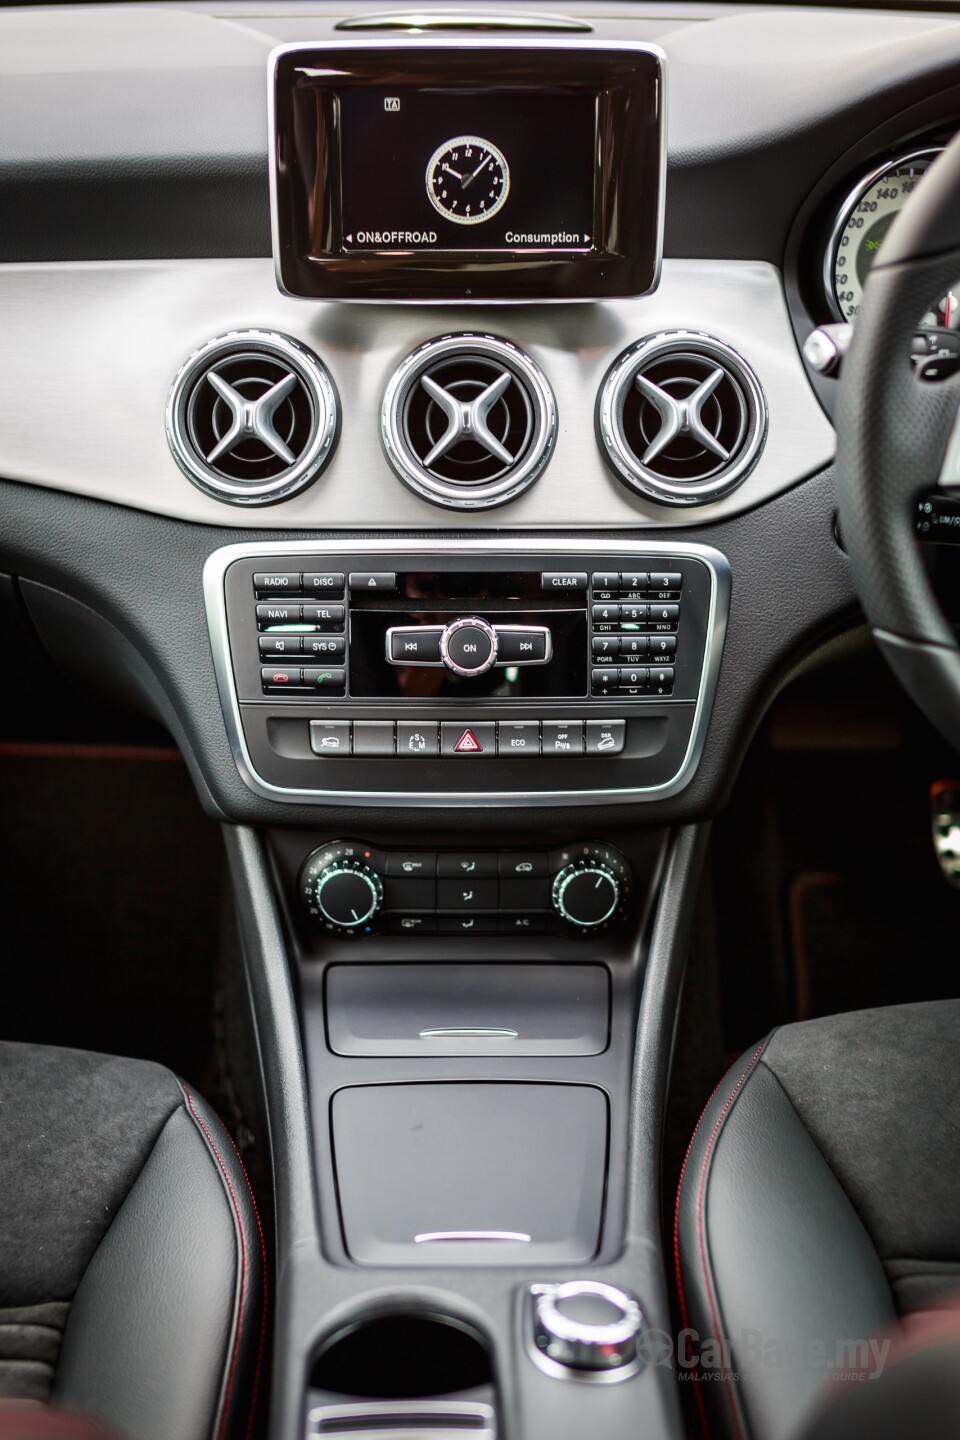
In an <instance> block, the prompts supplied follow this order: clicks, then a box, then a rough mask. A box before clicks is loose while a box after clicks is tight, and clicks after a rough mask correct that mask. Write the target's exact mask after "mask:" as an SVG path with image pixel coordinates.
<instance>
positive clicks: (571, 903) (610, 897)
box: [552, 859, 620, 930]
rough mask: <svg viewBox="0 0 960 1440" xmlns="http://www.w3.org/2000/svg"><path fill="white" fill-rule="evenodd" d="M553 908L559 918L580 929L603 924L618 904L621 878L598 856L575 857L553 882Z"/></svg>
mask: <svg viewBox="0 0 960 1440" xmlns="http://www.w3.org/2000/svg"><path fill="white" fill-rule="evenodd" d="M552 900H553V908H554V909H555V910H556V912H557V914H558V915H559V916H560V918H561V919H562V920H569V922H570V924H571V925H577V926H579V928H580V929H581V930H590V929H592V928H593V927H594V926H595V925H604V924H606V922H607V921H608V920H609V919H610V918H611V917H612V916H613V915H615V914H616V912H617V907H618V905H619V904H620V881H619V880H618V878H617V876H616V875H615V874H614V872H613V870H611V869H610V867H609V866H608V865H605V864H604V863H603V862H602V861H599V860H592V859H588V860H575V861H574V862H573V864H571V865H566V866H565V867H564V868H563V869H562V870H561V871H560V873H559V875H557V877H556V879H555V880H554V882H553V892H552Z"/></svg>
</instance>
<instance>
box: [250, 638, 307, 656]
mask: <svg viewBox="0 0 960 1440" xmlns="http://www.w3.org/2000/svg"><path fill="white" fill-rule="evenodd" d="M303 639H304V637H303V636H302V635H261V636H260V637H259V645H260V654H261V655H263V656H264V657H268V656H270V655H302V654H303V650H302V649H301V645H302V643H303Z"/></svg>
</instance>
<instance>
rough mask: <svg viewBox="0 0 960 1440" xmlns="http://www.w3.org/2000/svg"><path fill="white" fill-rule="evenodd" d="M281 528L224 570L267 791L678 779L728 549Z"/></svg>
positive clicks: (221, 554)
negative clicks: (333, 534) (536, 543)
mask: <svg viewBox="0 0 960 1440" xmlns="http://www.w3.org/2000/svg"><path fill="white" fill-rule="evenodd" d="M528 544H529V542H527V541H523V540H518V539H514V538H512V537H501V538H500V540H499V541H498V544H497V548H496V550H492V549H490V547H489V546H488V545H484V544H483V543H482V542H478V541H470V540H450V539H444V540H442V541H440V540H437V541H430V540H413V539H411V540H409V541H407V542H406V543H404V542H400V541H396V540H393V541H386V540H384V541H376V540H373V541H370V540H368V541H366V542H363V541H346V540H342V541H337V540H330V539H324V540H317V541H280V542H270V541H267V542H262V543H259V544H256V543H254V544H248V545H237V546H231V547H229V548H227V549H226V550H219V551H216V552H215V553H214V554H213V555H211V556H210V558H209V560H208V561H207V565H206V567H205V570H204V590H205V596H206V604H207V618H208V622H209V626H210V638H211V645H212V650H213V656H214V662H215V665H216V669H217V678H218V682H219V685H220V693H221V701H222V704H223V711H224V716H225V718H226V721H227V728H228V731H229V735H230V740H231V745H232V748H233V751H234V754H235V756H236V758H237V763H238V765H239V768H240V772H241V774H242V775H243V777H244V779H245V780H246V782H247V784H248V785H249V786H250V787H251V789H253V790H255V791H256V792H258V793H259V794H262V795H266V796H269V797H270V798H273V799H279V800H286V801H289V802H291V803H294V802H296V801H302V800H304V799H306V800H316V801H321V802H322V801H323V800H325V799H326V800H330V799H334V800H335V801H336V803H338V804H347V805H361V806H362V805H368V806H369V805H371V804H374V805H383V804H398V805H420V806H429V805H431V804H433V805H442V806H447V805H475V804H490V805H501V806H505V805H526V804H534V803H537V802H538V801H539V802H542V803H545V804H548V805H561V804H577V803H589V802H592V801H596V800H598V799H600V800H604V799H607V800H614V801H625V800H634V799H640V798H643V797H644V796H654V795H656V796H659V797H661V798H665V797H666V796H667V795H671V794H675V793H676V792H677V791H678V790H680V789H682V788H683V786H684V785H685V784H686V783H687V781H688V780H689V779H690V776H691V774H692V773H693V769H694V768H695V766H696V763H697V760H698V758H699V754H700V750H701V748H702V745H703V739H704V735H705V731H706V725H707V721H708V719H709V714H710V706H711V703H712V699H713V692H714V688H715V685H716V679H717V673H718V668H719V662H720V650H721V648H722V644H723V634H724V629H725V624H726V614H727V604H728V597H729V586H730V582H729V569H728V567H727V564H726V561H725V560H724V557H723V556H722V555H721V554H719V552H717V551H715V550H711V549H709V548H708V547H706V546H699V545H689V544H688V545H684V544H680V545H677V546H673V545H671V546H668V545H666V544H664V543H662V542H661V543H660V544H658V543H657V542H645V543H643V544H642V545H641V544H638V543H636V542H633V543H631V542H629V541H623V540H622V539H619V538H618V539H617V542H616V548H613V547H612V545H611V544H610V542H604V543H595V546H594V548H591V546H590V545H589V543H584V542H582V541H575V540H561V539H558V540H555V541H553V542H552V543H551V544H550V545H549V547H548V546H547V545H546V544H545V545H544V548H543V549H541V550H539V551H538V550H530V549H529V548H527V547H528Z"/></svg>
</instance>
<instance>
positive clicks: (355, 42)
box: [267, 34, 669, 305]
mask: <svg viewBox="0 0 960 1440" xmlns="http://www.w3.org/2000/svg"><path fill="white" fill-rule="evenodd" d="M411 44H415V45H417V46H421V45H422V46H423V47H425V48H428V49H431V50H434V49H435V50H448V49H451V48H452V49H455V50H543V49H546V48H549V49H551V50H569V51H570V52H571V53H573V54H576V53H579V52H582V51H584V50H588V49H597V50H614V51H622V52H625V53H627V54H631V55H637V54H642V55H652V56H653V57H654V58H655V59H656V60H658V61H659V62H660V86H661V89H662V94H661V95H660V97H659V99H660V136H659V140H660V176H659V196H660V198H659V204H658V206H657V238H656V263H655V265H654V272H653V279H652V281H651V283H650V288H649V290H645V291H644V292H643V293H644V294H645V295H652V294H653V292H654V290H656V288H657V286H658V285H659V284H660V272H661V269H662V267H663V230H664V223H665V217H666V203H667V194H666V192H667V103H668V99H669V97H668V93H667V54H666V51H665V50H664V49H662V47H661V46H659V45H653V44H650V43H649V42H648V41H639V40H633V41H631V40H599V39H596V40H586V39H577V40H571V39H567V38H566V37H563V38H562V39H558V38H554V36H552V35H544V34H539V35H538V36H536V38H533V37H531V38H530V39H519V38H516V37H514V36H511V37H510V38H509V39H507V38H504V37H502V36H497V35H484V37H483V38H482V39H481V38H479V37H474V36H471V35H462V34H451V35H425V36H422V37H418V38H417V40H416V41H411V39H410V38H406V39H403V40H395V39H392V38H387V39H385V38H383V36H382V35H380V36H378V37H377V38H376V39H372V38H371V39H364V38H361V37H359V36H358V37H357V38H356V39H349V40H325V41H316V40H296V41H288V42H287V43H286V44H283V45H278V46H277V47H276V48H275V49H274V50H271V52H270V54H269V55H268V56H267V160H268V166H269V176H268V178H269V187H270V236H271V245H272V250H273V268H274V273H275V274H276V277H277V288H278V289H279V291H280V293H281V294H282V295H285V296H286V297H287V298H288V299H290V300H302V301H305V303H307V304H313V305H316V304H317V301H316V300H311V299H310V298H309V297H308V296H304V295H292V294H291V293H290V291H289V290H287V288H286V287H285V286H284V283H283V280H282V279H281V275H280V240H279V234H280V227H279V223H278V209H279V196H278V193H277V113H276V79H277V62H278V61H279V60H280V58H281V56H283V55H290V54H295V53H296V52H297V51H299V50H321V49H322V50H332V51H336V50H397V51H400V52H401V53H405V54H407V55H409V53H410V47H411ZM336 303H338V304H341V305H378V304H380V305H382V304H383V301H382V300H379V299H377V297H375V296H374V297H369V298H361V297H360V296H350V297H349V298H348V299H345V300H339V301H337V302H336ZM393 303H394V304H402V305H408V304H418V305H449V304H450V300H449V297H443V296H442V297H440V298H439V299H431V300H423V299H418V298H417V296H415V295H412V296H411V297H410V300H401V301H394V302H393ZM456 303H457V304H458V305H482V304H488V305H489V304H495V305H529V304H530V299H529V297H523V298H519V299H512V300H495V301H490V300H484V299H483V297H479V298H477V299H476V300H474V299H472V298H471V297H470V296H469V295H464V296H462V297H461V298H460V299H458V300H457V302H456ZM536 303H537V304H538V305H570V304H578V303H579V304H596V297H589V296H588V297H585V298H581V297H578V296H576V295H563V296H550V297H544V298H543V299H541V300H538V301H537V302H536Z"/></svg>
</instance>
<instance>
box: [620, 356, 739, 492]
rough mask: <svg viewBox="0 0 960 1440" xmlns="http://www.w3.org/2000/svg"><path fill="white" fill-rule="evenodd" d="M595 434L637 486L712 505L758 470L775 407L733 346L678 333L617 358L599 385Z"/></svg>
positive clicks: (623, 476)
mask: <svg viewBox="0 0 960 1440" xmlns="http://www.w3.org/2000/svg"><path fill="white" fill-rule="evenodd" d="M597 431H598V434H599V438H600V444H601V446H602V448H603V451H604V454H605V456H606V459H607V461H608V462H609V464H610V465H611V466H612V468H613V469H614V470H615V471H616V473H617V475H618V476H619V477H620V479H621V480H623V481H624V482H625V483H626V484H627V485H629V486H630V487H631V489H633V490H636V491H638V492H639V493H640V494H641V495H645V496H647V497H648V498H649V499H651V500H656V501H657V502H658V503H660V504H662V505H704V504H707V503H708V502H709V501H711V500H718V499H719V498H720V497H721V496H723V495H727V494H729V492H730V491H731V490H735V489H736V487H737V486H738V485H740V484H742V482H743V481H744V480H745V479H746V478H747V476H748V475H749V474H750V471H751V470H752V469H753V467H754V465H755V464H756V463H757V460H758V459H759V458H760V452H761V451H762V449H763V442H764V440H765V439H766V433H767V407H766V401H765V399H764V394H763V390H762V388H761V386H760V382H759V380H758V379H757V377H756V375H755V374H754V373H753V371H752V369H751V368H750V366H749V365H748V364H747V362H746V361H745V360H744V359H743V358H742V356H740V355H738V354H737V353H736V351H734V350H732V349H731V348H730V346H729V345H725V344H724V343H723V341H721V340H716V339H714V338H713V337H712V336H710V335H701V334H696V333H693V332H689V331H685V330H675V331H671V332H668V333H666V334H662V335H655V336H653V337H651V338H649V339H646V340H642V341H640V342H639V343H638V344H636V345H633V346H631V347H630V349H629V350H627V351H625V352H624V354H623V355H621V356H620V358H619V359H618V360H617V361H616V363H615V364H614V366H613V368H612V369H611V370H610V372H609V374H608V375H607V378H606V380H605V381H604V383H603V387H602V389H601V391H600V397H599V401H598V409H597Z"/></svg>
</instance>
